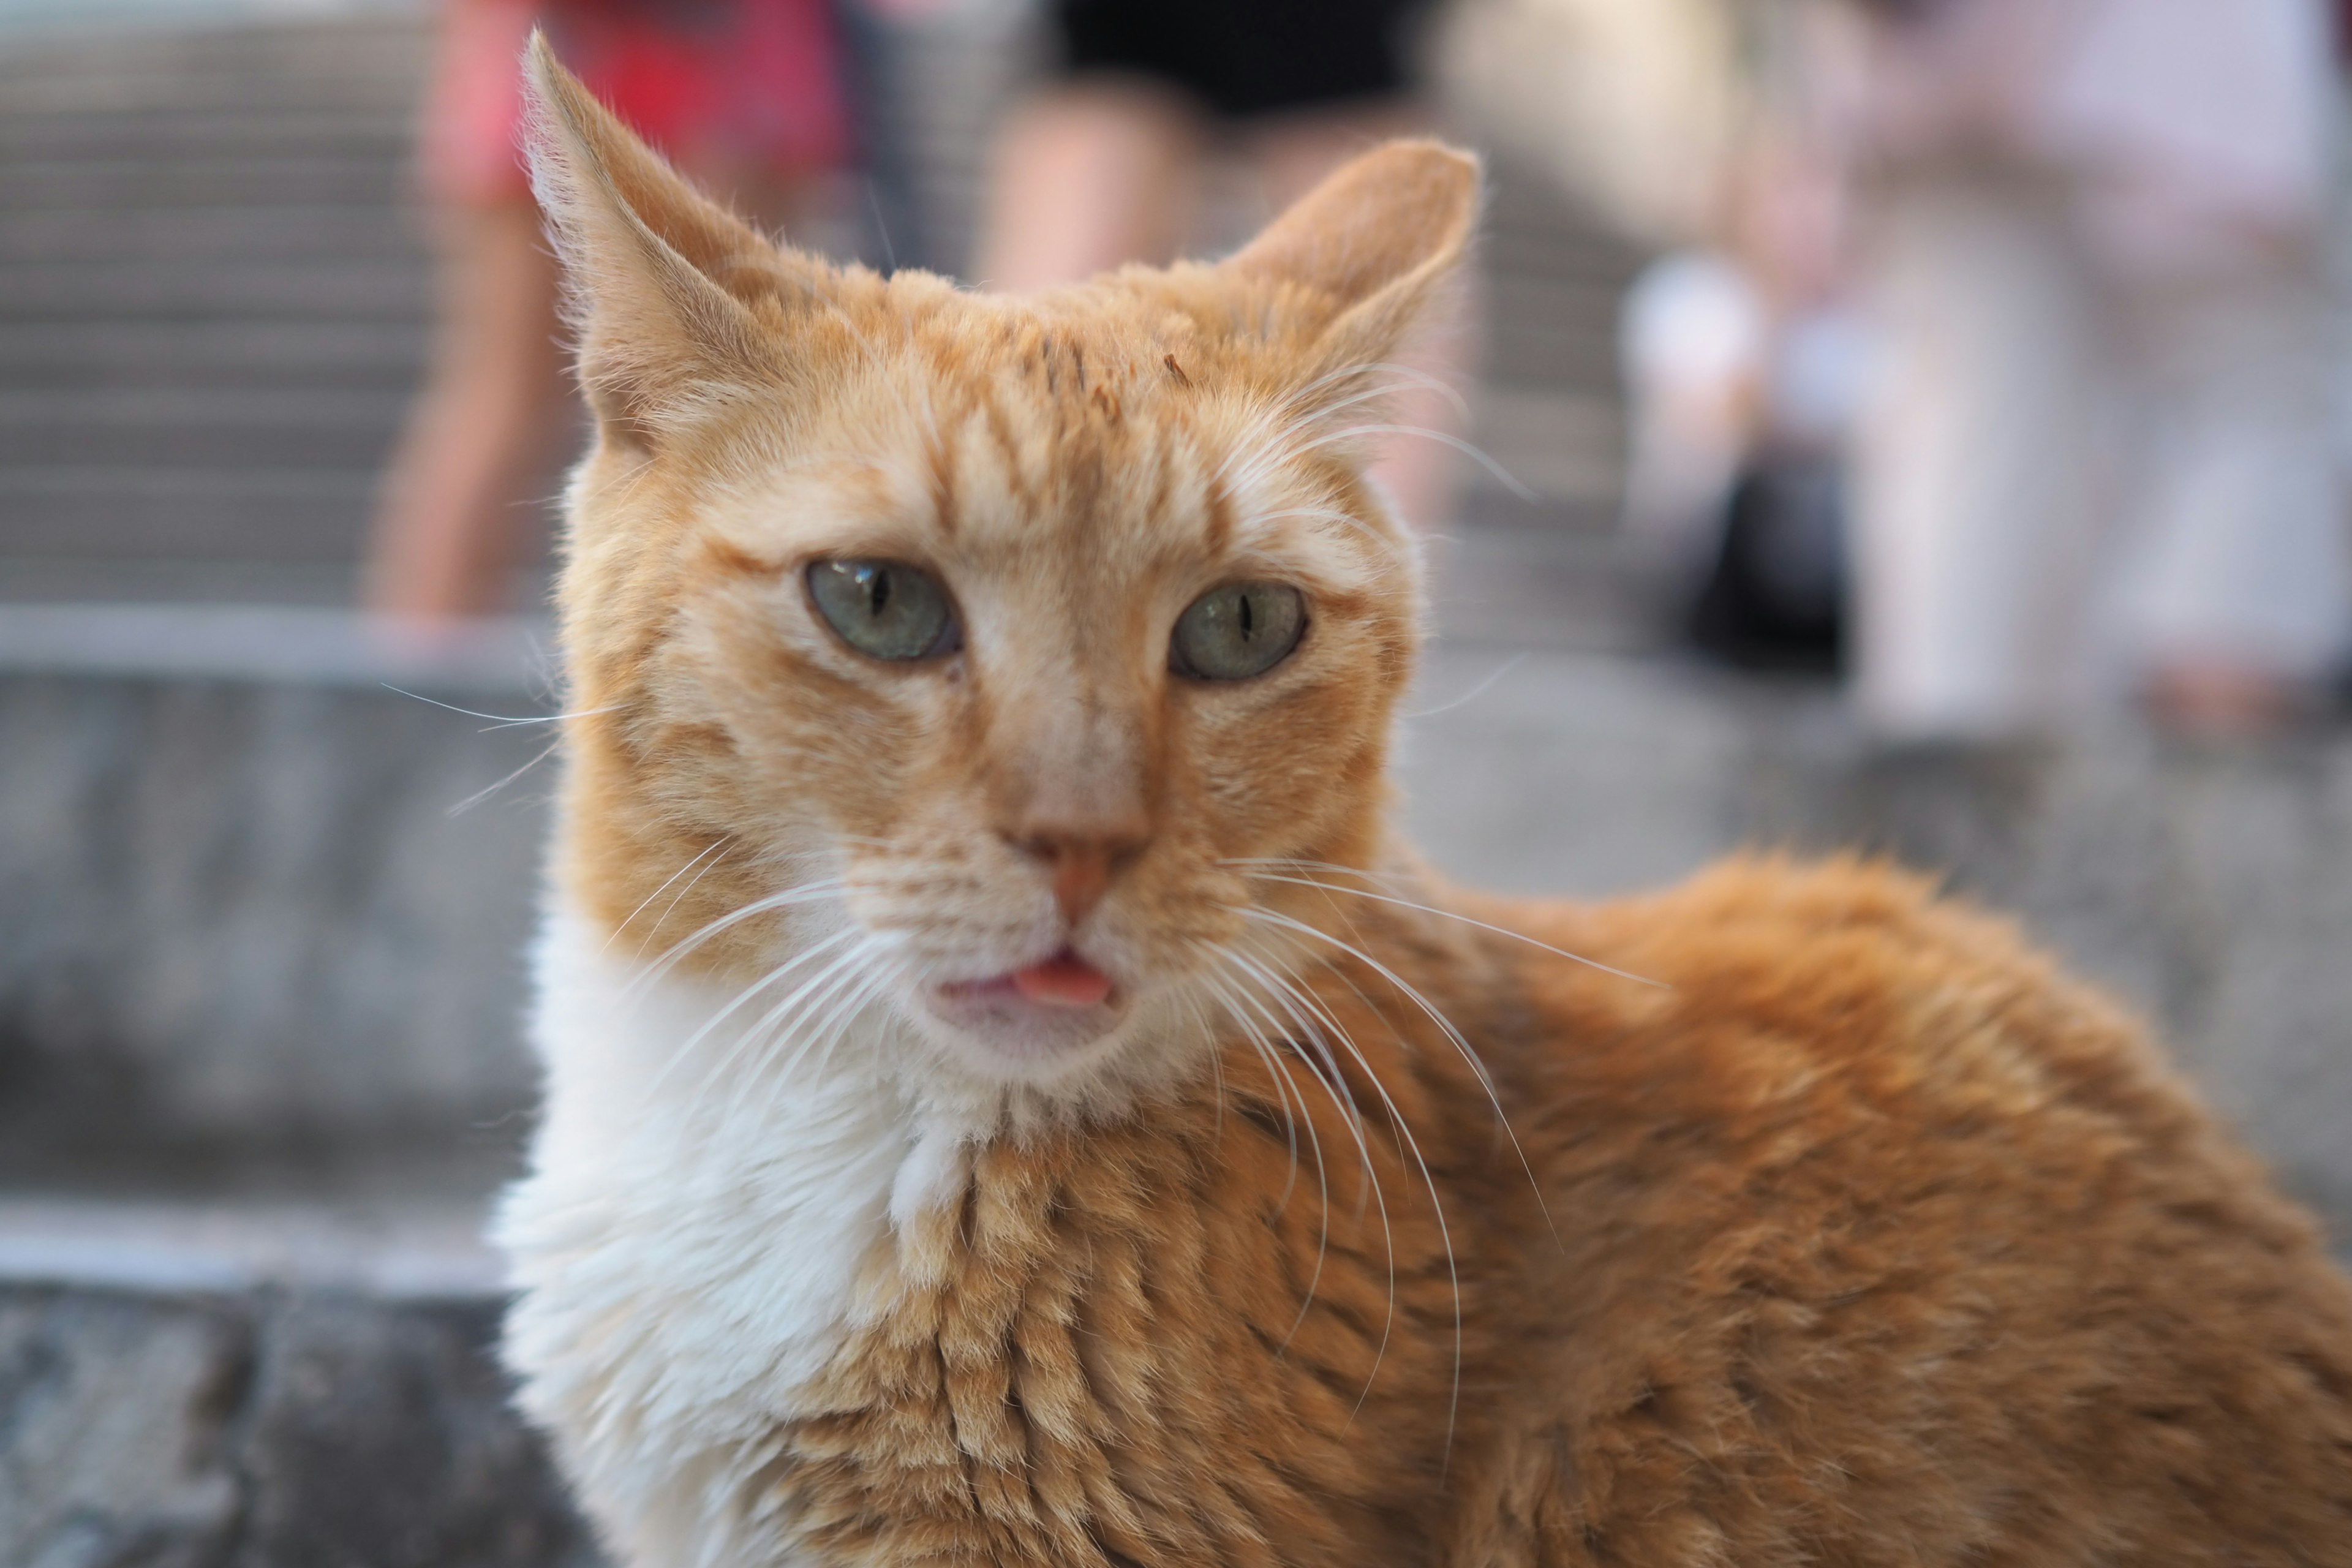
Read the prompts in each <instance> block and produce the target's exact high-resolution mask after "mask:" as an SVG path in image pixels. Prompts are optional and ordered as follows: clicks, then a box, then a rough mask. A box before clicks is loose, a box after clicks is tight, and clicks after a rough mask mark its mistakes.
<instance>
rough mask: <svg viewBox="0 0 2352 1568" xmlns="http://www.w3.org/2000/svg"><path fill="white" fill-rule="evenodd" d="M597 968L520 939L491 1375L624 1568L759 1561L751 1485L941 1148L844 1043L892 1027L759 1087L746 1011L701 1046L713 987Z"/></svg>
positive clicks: (588, 943) (715, 995)
mask: <svg viewBox="0 0 2352 1568" xmlns="http://www.w3.org/2000/svg"><path fill="white" fill-rule="evenodd" d="M606 948H607V944H606V942H605V939H604V933H603V932H602V931H597V930H595V929H593V927H592V926H591V925H590V924H589V923H588V922H586V921H582V920H580V919H578V918H576V917H573V916H571V915H568V914H566V913H563V912H562V911H558V912H556V913H555V914H553V915H551V918H550V919H549V921H548V923H547V927H546V931H545V932H544V934H543V937H542V940H541V949H540V954H539V986H540V999H539V1005H538V1010H537V1014H536V1016H535V1019H534V1035H535V1038H536V1042H537V1045H538V1048H539V1050H540V1052H541V1058H542V1060H543V1063H544V1066H545V1068H546V1075H547V1099H546V1108H545V1111H544V1120H543V1121H542V1123H541V1128H540V1131H539V1134H538V1138H537V1142H536V1145H535V1148H534V1151H533V1158H532V1169H531V1172H530V1175H529V1176H527V1177H526V1178H525V1179H524V1180H523V1181H522V1182H520V1184H517V1186H516V1187H515V1188H514V1189H513V1191H512V1192H511V1193H509V1194H508V1197H507V1201H506V1204H505V1205H504V1207H503V1209H502V1211H501V1214H500V1216H499V1224H498V1237H499V1242H500V1243H501V1245H503V1246H504V1247H505V1248H506V1250H507V1253H508V1256H509V1260H510V1265H511V1270H512V1283H513V1286H514V1288H515V1290H516V1292H517V1297H516V1301H515V1305H514V1307H513V1309H512V1311H511V1313H510V1314H509V1321H508V1328H507V1339H506V1354H507V1359H508V1363H509V1365H510V1367H511V1368H512V1369H513V1370H514V1371H515V1372H516V1373H518V1374H519V1375H520V1378H521V1385H522V1386H521V1399H522V1403H523V1405H524V1406H525V1408H526V1409H528V1410H529V1411H530V1414H531V1415H532V1416H533V1417H535V1418H536V1419H537V1420H539V1421H540V1422H541V1424H543V1425H544V1426H547V1427H548V1428H549V1430H550V1431H551V1433H552V1434H553V1435H554V1436H555V1438H556V1441H557V1446H558V1448H559V1450H560V1451H561V1453H562V1457H563V1458H564V1460H565V1463H566V1465H567V1467H568V1468H570V1470H571V1472H572V1478H573V1479H574V1481H575V1482H576V1483H577V1484H578V1486H579V1489H580V1490H581V1492H582V1494H583V1500H585V1501H586V1502H587V1504H588V1506H589V1508H590V1510H591V1511H592V1512H593V1514H595V1516H596V1517H597V1520H598V1522H599V1523H600V1524H602V1525H603V1526H604V1529H605V1530H606V1531H607V1533H608V1537H609V1539H610V1543H611V1544H612V1545H613V1546H614V1547H615V1548H617V1549H618V1550H619V1551H620V1552H621V1553H622V1554H623V1556H624V1558H625V1560H626V1561H630V1562H633V1563H662V1564H664V1565H665V1568H668V1565H671V1564H676V1565H678V1568H685V1565H688V1564H694V1565H709V1568H719V1565H721V1564H730V1565H731V1564H737V1563H742V1564H750V1563H775V1562H777V1561H780V1560H781V1557H782V1542H779V1541H777V1540H776V1539H775V1538H774V1537H773V1535H772V1534H771V1533H770V1532H769V1531H767V1530H766V1529H765V1528H764V1527H763V1521H761V1520H760V1519H759V1518H757V1517H756V1515H755V1512H754V1510H753V1509H752V1507H751V1502H750V1500H749V1498H748V1496H747V1493H748V1491H749V1487H748V1484H747V1483H748V1480H749V1478H750V1476H751V1473H752V1472H754V1471H756V1470H757V1469H758V1468H760V1466H761V1464H762V1463H764V1462H765V1461H766V1459H767V1458H769V1457H770V1456H769V1455H768V1454H767V1453H766V1452H765V1451H764V1449H765V1445H766V1444H767V1443H768V1441H769V1440H770V1437H771V1435H772V1433H773V1432H774V1430H775V1428H776V1426H778V1424H779V1423H780V1422H781V1421H783V1420H786V1419H789V1418H790V1417H791V1416H792V1415H794V1414H795V1413H796V1401H797V1398H798V1395H799V1394H800V1391H801V1390H803V1389H804V1388H805V1387H806V1385H807V1384H809V1382H810V1380H811V1379H812V1378H814V1376H815V1375H816V1374H817V1373H818V1372H819V1371H820V1370H821V1369H822V1368H823V1367H824V1364H825V1363H826V1362H827V1360H829V1359H830V1358H831V1357H832V1355H833V1354H834V1353H835V1351H837V1350H838V1349H839V1347H840V1345H841V1343H842V1342H843V1339H844V1337H845V1332H846V1331H847V1329H848V1327H849V1324H850V1320H851V1315H852V1313H853V1311H854V1310H855V1305H856V1284H857V1280H858V1278H859V1275H860V1273H861V1271H862V1270H863V1269H864V1268H866V1266H867V1265H868V1264H869V1263H870V1262H871V1261H872V1260H873V1259H874V1258H875V1256H876V1253H877V1248H878V1247H883V1246H884V1245H886V1244H887V1241H888V1239H889V1237H890V1234H891V1210H892V1204H893V1196H894V1192H895V1194H896V1195H897V1200H898V1204H899V1205H901V1207H902V1208H903V1207H905V1206H906V1205H908V1204H909V1203H920V1202H921V1201H922V1200H923V1196H924V1195H925V1192H926V1190H927V1189H929V1187H931V1186H932V1185H933V1184H935V1183H937V1182H938V1181H939V1180H940V1179H941V1178H942V1177H943V1176H944V1175H945V1174H946V1173H947V1171H948V1170H949V1169H950V1168H951V1167H952V1166H953V1165H954V1164H955V1163H956V1153H955V1151H956V1149H957V1146H958V1144H959V1142H960V1135H959V1134H958V1133H957V1132H956V1131H953V1130H950V1129H946V1128H939V1129H935V1130H932V1131H929V1132H926V1131H924V1130H923V1129H922V1128H921V1127H920V1126H919V1123H918V1121H917V1119H916V1117H915V1115H914V1114H913V1112H912V1110H911V1108H910V1107H909V1106H908V1104H907V1103H906V1102H905V1100H903V1098H902V1097H901V1096H900V1095H899V1093H898V1091H897V1090H896V1089H893V1088H892V1087H891V1085H890V1083H889V1082H888V1080H887V1077H886V1076H885V1075H884V1074H883V1073H882V1072H881V1071H880V1070H879V1069H878V1062H879V1060H880V1058H881V1054H882V1053H881V1052H880V1051H879V1050H878V1049H877V1046H878V1045H879V1042H877V1041H874V1040H872V1039H870V1038H864V1037H861V1035H862V1034H867V1033H870V1031H871V1030H873V1029H875V1028H887V1027H889V1026H888V1025H887V1024H859V1025H857V1026H853V1028H852V1030H851V1032H850V1033H849V1034H848V1035H847V1036H846V1037H844V1038H842V1039H840V1040H839V1041H838V1042H837V1043H835V1044H834V1045H833V1047H832V1048H831V1049H829V1050H826V1051H824V1052H823V1053H821V1055H820V1054H819V1053H814V1052H813V1053H810V1054H809V1055H807V1056H805V1057H803V1058H801V1060H800V1063H799V1065H798V1066H797V1067H796V1068H793V1069H792V1070H790V1071H788V1072H787V1071H780V1070H779V1069H778V1068H777V1067H776V1066H775V1065H774V1063H773V1061H772V1060H771V1057H772V1056H779V1057H784V1058H789V1057H790V1055H791V1053H790V1052H789V1051H783V1052H777V1053H769V1052H766V1051H764V1050H763V1049H762V1045H763V1042H761V1040H759V1039H757V1038H747V1037H746V1035H745V1025H746V1024H747V1022H749V1021H751V1020H752V1019H754V1018H756V1016H758V1015H759V1014H760V1012H761V1008H760V1007H758V1006H751V1007H747V1008H743V1009H740V1014H739V1016H730V1017H728V1018H726V1019H725V1020H723V1021H722V1022H721V1023H719V1025H718V1026H710V1025H711V1022H712V1020H713V1018H714V1017H717V1016H719V1014H720V1013H721V1012H722V1011H723V1010H724V1009H725V1008H726V1007H727V1005H728V1004H729V1003H730V1002H731V1001H732V1000H733V999H734V993H733V992H731V991H730V990H726V989H721V988H719V987H715V986H711V985H709V984H703V983H699V982H696V981H692V980H686V979H680V978H677V977H674V976H660V977H655V976H649V975H648V974H647V973H646V971H645V970H644V968H643V967H642V966H640V965H639V964H637V963H633V962H630V961H628V960H627V959H626V958H625V956H621V955H617V954H616V953H614V952H607V951H606ZM698 1036H699V1038H697V1037H698ZM689 1042H691V1044H690V1045H689Z"/></svg>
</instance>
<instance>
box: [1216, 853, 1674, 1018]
mask: <svg viewBox="0 0 2352 1568" xmlns="http://www.w3.org/2000/svg"><path fill="white" fill-rule="evenodd" d="M1220 864H1222V865H1226V866H1233V867H1237V868H1243V869H1250V868H1255V867H1261V866H1283V867H1291V868H1299V869H1305V870H1320V871H1338V872H1341V873H1343V874H1345V875H1347V876H1350V877H1361V878H1363V879H1365V880H1367V881H1380V880H1381V877H1380V876H1379V875H1378V874H1377V873H1375V872H1371V871H1365V870H1360V869H1358V868H1355V867H1352V866H1334V865H1332V864H1330V863H1329V862H1328V861H1323V860H1285V859H1280V858H1268V859H1256V860H1225V861H1221V862H1220ZM1255 875H1256V876H1257V877H1258V878H1259V879H1260V880H1262V881H1267V882H1288V883H1290V884H1291V885H1292V886H1294V887H1300V888H1313V889H1317V890H1318V891H1320V892H1326V893H1345V894H1347V895H1348V896H1349V897H1350V898H1356V899H1369V900H1371V901H1372V902H1373V903H1376V904H1392V905H1394V906H1395V907H1396V908H1398V909H1401V910H1415V911H1416V912H1418V913H1421V914H1424V915H1435V916H1436V917H1437V918H1438V919H1440V920H1446V921H1459V922H1460V923H1461V924H1463V925H1466V926H1475V927H1476V928H1477V929H1478V930H1480V931H1492V932H1494V933H1495V934H1496V936H1504V937H1508V938H1510V939H1511V940H1512V941H1513V942H1525V943H1527V944H1528V946H1529V947H1532V948H1537V949H1539V950H1540V951H1542V952H1549V953H1550V954H1551V955H1552V956H1553V957H1555V958H1564V959H1566V960H1568V961H1569V962H1570V963H1580V964H1582V965H1583V966H1584V967H1585V968H1587V969H1591V970H1595V971H1598V972H1599V973H1602V974H1606V975H1608V976H1610V977H1611V978H1612V979H1616V980H1629V981H1631V982H1633V984H1636V985H1647V986H1650V987H1652V988H1654V989H1655V990H1659V991H1671V990H1673V989H1674V987H1673V986H1671V985H1669V984H1666V983H1665V982H1664V981H1663V980H1652V979H1651V978H1649V977H1648V976H1647V975H1643V974H1635V973H1632V972H1631V971H1628V970H1623V969H1612V967H1610V966H1609V965H1608V964H1605V963H1601V961H1600V960H1598V959H1594V958H1587V957H1585V956H1584V955H1583V954H1582V953H1580V952H1569V951H1568V950H1567V949H1566V948H1559V947H1554V946H1552V944H1551V943H1549V942H1538V941H1537V940H1536V939H1535V938H1534V937H1531V936H1529V935H1528V934H1527V933H1526V932H1524V931H1513V930H1511V929H1510V928H1509V927H1508V926H1498V925H1490V924H1488V923H1487V922H1486V921H1482V920H1474V919H1472V918H1471V917H1470V916H1468V915H1465V914H1457V913H1455V912H1454V910H1444V909H1439V908H1438V907H1437V906H1436V905H1434V904H1423V903H1418V902H1416V901H1414V900H1412V899H1400V898H1397V897H1395V896H1394V895H1392V894H1388V893H1368V892H1366V891H1365V890H1364V889H1361V888H1343V887H1340V886H1339V885H1338V884H1337V883H1333V882H1318V881H1316V880H1315V879H1312V878H1308V877H1277V876H1275V875H1273V874H1271V873H1269V872H1264V871H1257V872H1255Z"/></svg>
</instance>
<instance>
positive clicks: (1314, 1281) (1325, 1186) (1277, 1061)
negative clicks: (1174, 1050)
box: [1223, 951, 1378, 1350]
mask: <svg viewBox="0 0 2352 1568" xmlns="http://www.w3.org/2000/svg"><path fill="white" fill-rule="evenodd" d="M1223 956H1224V958H1225V959H1226V960H1227V961H1228V962H1231V961H1233V960H1234V958H1235V956H1236V955H1235V954H1234V953H1232V952H1230V951H1228V952H1225V953H1224V954H1223ZM1240 994H1241V995H1242V996H1243V997H1244V999H1245V1000H1247V1001H1249V1002H1250V1003H1251V1004H1252V1005H1253V1006H1255V1008H1256V1009H1257V1012H1258V1016H1260V1017H1261V1018H1263V1019H1264V1020H1265V1025H1266V1026H1267V1028H1268V1029H1270V1030H1271V1031H1272V1034H1271V1035H1258V1034H1257V1031H1256V1029H1255V1026H1251V1032H1252V1034H1253V1035H1254V1036H1255V1037H1257V1038H1258V1039H1259V1040H1260V1041H1261V1043H1262V1044H1263V1045H1264V1047H1265V1052H1266V1059H1267V1061H1268V1063H1269V1064H1270V1065H1272V1066H1273V1067H1274V1068H1275V1069H1276V1071H1278V1072H1280V1073H1281V1074H1282V1077H1283V1079H1284V1081H1285V1082H1286V1083H1288V1084H1289V1086H1290V1091H1291V1092H1292V1093H1294V1094H1296V1095H1297V1096H1298V1108H1299V1112H1300V1114H1301V1115H1303V1116H1305V1117H1306V1119H1307V1138H1308V1139H1309V1141H1310V1142H1312V1143H1313V1145H1314V1150H1315V1179H1316V1184H1317V1185H1318V1187H1319V1188H1320V1196H1321V1200H1322V1228H1321V1234H1320V1235H1319V1236H1318V1237H1317V1240H1316V1244H1315V1269H1314V1272H1313V1273H1312V1274H1310V1275H1309V1276H1308V1277H1307V1290H1306V1293H1305V1294H1304V1295H1303V1296H1302V1297H1301V1299H1300V1300H1299V1303H1298V1315H1297V1317H1296V1318H1295V1319H1293V1320H1292V1321H1291V1324H1290V1331H1289V1332H1288V1333H1286V1334H1285V1335H1284V1336H1283V1338H1282V1348H1283V1349H1284V1350H1288V1349H1289V1348H1290V1342H1291V1341H1292V1340H1294V1339H1296V1338H1297V1336H1298V1330H1299V1328H1300V1326H1301V1325H1302V1324H1304V1323H1305V1322H1306V1321H1307V1311H1308V1310H1309V1309H1311V1308H1312V1307H1313V1306H1314V1304H1315V1292H1316V1291H1317V1290H1318V1289H1321V1287H1322V1284H1323V1270H1324V1267H1325V1264H1326V1262H1327V1261H1328V1258H1329V1256H1330V1251H1331V1182H1330V1175H1329V1173H1328V1168H1327V1167H1326V1166H1325V1164H1324V1162H1323V1141H1322V1136H1321V1134H1320V1133H1318V1131H1316V1127H1315V1117H1314V1113H1313V1112H1312V1111H1311V1110H1309V1109H1308V1108H1307V1096H1306V1093H1305V1092H1304V1091H1303V1090H1301V1089H1299V1087H1298V1082H1297V1079H1294V1078H1292V1077H1291V1075H1290V1070H1289V1068H1286V1067H1284V1066H1283V1065H1282V1062H1281V1054H1282V1042H1281V1041H1280V1040H1279V1039H1277V1038H1276V1037H1279V1036H1281V1035H1282V1034H1283V1032H1284V1031H1283V1029H1282V1026H1281V1025H1280V1024H1279V1023H1278V1022H1276V1019H1275V1016H1274V1015H1273V1013H1272V1011H1271V1010H1270V1009H1268V1008H1267V1007H1266V1006H1265V1004H1264V1003H1262V1002H1260V1001H1258V1000H1257V999H1256V998H1255V997H1252V996H1250V995H1249V993H1248V991H1247V988H1246V987H1244V988H1242V989H1241V991H1240ZM1294 1054H1296V1053H1295V1052H1294ZM1300 1060H1301V1061H1302V1063H1305V1065H1306V1066H1307V1072H1308V1075H1309V1076H1310V1077H1313V1078H1314V1079H1315V1080H1316V1081H1317V1083H1318V1084H1320V1085H1322V1088H1323V1090H1324V1092H1325V1094H1327V1095H1328V1096H1330V1098H1331V1101H1332V1103H1333V1105H1334V1106H1339V1105H1340V1100H1339V1095H1338V1094H1337V1093H1335V1092H1334V1091H1333V1090H1332V1089H1331V1086H1330V1085H1329V1084H1328V1083H1324V1082H1323V1079H1322V1075H1321V1074H1319V1073H1318V1072H1317V1071H1316V1070H1315V1068H1314V1065H1313V1064H1312V1063H1308V1062H1306V1058H1304V1057H1301V1058H1300ZM1356 1143H1357V1148H1358V1150H1359V1152H1364V1148H1363V1138H1362V1135H1361V1134H1360V1133H1358V1135H1357V1139H1356ZM1365 1170H1366V1172H1367V1173H1368V1174H1369V1173H1370V1170H1371V1166H1370V1155H1369V1153H1368V1152H1366V1154H1365ZM1373 1179H1374V1180H1375V1181H1377V1180H1378V1177H1377V1176H1374V1178H1373Z"/></svg>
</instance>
